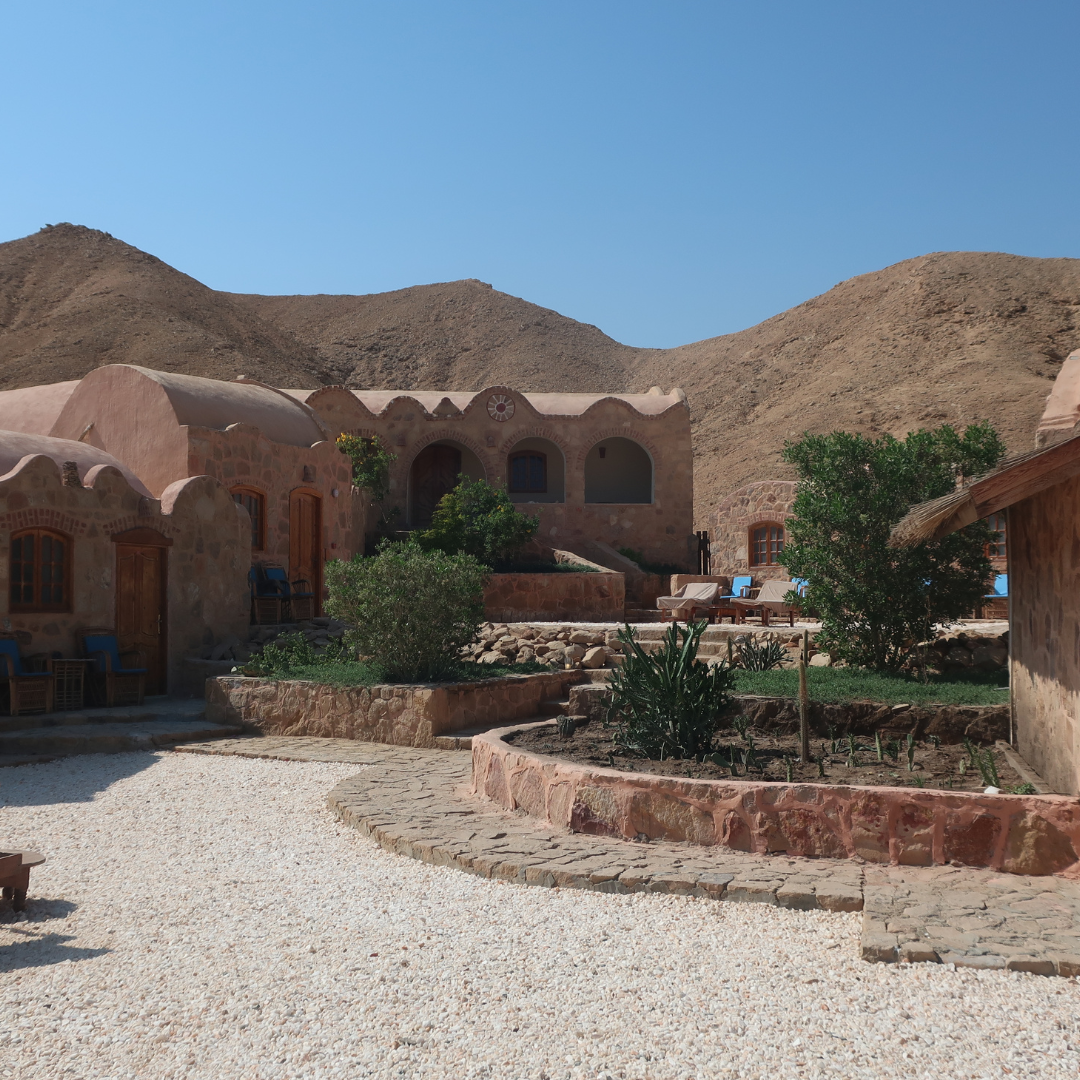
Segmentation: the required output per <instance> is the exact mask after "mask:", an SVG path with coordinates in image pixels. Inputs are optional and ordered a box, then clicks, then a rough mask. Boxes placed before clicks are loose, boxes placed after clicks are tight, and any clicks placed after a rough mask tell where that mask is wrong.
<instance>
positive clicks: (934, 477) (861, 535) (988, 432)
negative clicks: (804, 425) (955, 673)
mask: <svg viewBox="0 0 1080 1080" xmlns="http://www.w3.org/2000/svg"><path fill="white" fill-rule="evenodd" d="M1004 452H1005V447H1004V444H1003V443H1002V441H1001V438H1000V436H999V435H998V434H997V432H996V431H995V430H994V429H993V427H991V426H990V425H989V424H972V425H970V426H969V427H967V428H966V429H965V431H964V433H963V434H962V435H961V434H959V433H958V432H957V431H956V430H955V429H954V428H952V427H950V426H948V425H945V426H943V427H940V428H938V429H937V430H936V431H926V430H922V431H915V432H912V433H911V434H909V435H908V436H907V438H905V439H903V440H900V439H895V438H893V437H892V436H891V435H885V436H883V437H882V438H880V439H876V440H873V439H867V438H864V437H863V436H862V435H853V434H848V433H846V432H840V431H837V432H833V433H832V434H831V435H805V436H804V437H803V438H802V439H801V440H799V441H798V442H789V443H786V444H785V446H784V455H783V456H784V460H785V461H788V462H790V463H791V464H793V465H794V466H795V469H796V471H797V473H798V478H799V482H798V488H797V494H796V497H795V505H794V508H793V509H794V513H795V517H794V518H793V519H792V520H790V521H789V522H788V525H787V528H788V534H789V537H790V539H789V542H788V544H787V546H786V547H785V549H784V555H783V564H784V566H786V567H787V569H788V570H789V571H790V572H791V573H792V575H794V576H795V577H801V578H805V579H806V580H807V581H808V582H809V583H810V584H809V589H808V591H807V596H806V598H805V600H804V601H803V604H804V606H805V607H807V608H809V609H810V610H813V611H816V612H817V613H818V615H819V616H820V617H821V621H822V632H821V634H819V635H818V639H817V643H818V647H819V648H824V649H828V650H830V651H832V652H834V653H836V654H838V655H839V656H840V657H841V658H842V659H844V660H847V661H848V662H849V663H853V664H859V665H863V666H866V667H872V668H876V669H878V670H893V669H896V668H898V667H899V666H900V665H901V664H903V662H904V661H905V659H906V658H907V657H908V655H909V653H910V651H911V649H912V648H913V647H914V645H915V644H916V643H918V642H920V641H924V640H926V639H927V638H928V637H929V636H930V635H931V633H932V631H933V628H934V626H935V625H936V624H939V623H942V622H948V621H951V620H954V619H957V618H959V617H961V616H962V615H963V614H964V613H965V612H968V611H970V610H971V609H972V608H973V607H975V605H976V604H977V603H978V602H979V599H980V598H981V597H982V596H983V595H984V594H985V592H986V588H987V582H988V581H989V579H990V576H991V567H990V562H989V560H988V559H987V558H986V555H985V547H986V544H987V543H988V542H989V540H990V536H991V534H990V529H989V527H988V526H987V525H986V524H985V522H981V521H980V522H976V523H974V524H972V525H969V526H967V527H966V528H964V529H961V530H960V531H959V532H955V533H952V534H951V535H950V536H946V537H944V538H943V539H941V540H934V541H928V542H925V543H921V544H917V545H915V546H913V547H907V548H890V547H888V546H887V545H888V539H889V533H890V531H891V529H892V527H893V526H894V525H895V524H896V523H897V522H898V521H899V520H900V519H901V518H902V517H903V516H904V514H905V513H907V511H908V509H909V508H910V507H911V506H912V505H913V504H915V503H918V502H922V501H924V500H926V499H934V498H938V497H940V496H942V495H947V494H949V492H951V491H953V490H954V489H955V487H956V485H957V483H959V482H961V481H962V480H963V479H964V478H965V477H973V476H976V475H979V474H981V473H984V472H987V471H988V470H990V469H992V468H994V466H995V465H997V463H998V462H999V461H1000V460H1001V457H1002V455H1003V454H1004Z"/></svg>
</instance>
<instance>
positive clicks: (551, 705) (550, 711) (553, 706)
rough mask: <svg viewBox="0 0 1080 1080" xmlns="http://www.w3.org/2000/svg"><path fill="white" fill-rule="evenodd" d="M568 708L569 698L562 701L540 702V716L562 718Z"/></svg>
mask: <svg viewBox="0 0 1080 1080" xmlns="http://www.w3.org/2000/svg"><path fill="white" fill-rule="evenodd" d="M569 707H570V699H569V698H565V699H564V700H562V701H541V702H540V714H541V715H542V716H562V714H563V713H565V712H566V710H567V709H568V708H569Z"/></svg>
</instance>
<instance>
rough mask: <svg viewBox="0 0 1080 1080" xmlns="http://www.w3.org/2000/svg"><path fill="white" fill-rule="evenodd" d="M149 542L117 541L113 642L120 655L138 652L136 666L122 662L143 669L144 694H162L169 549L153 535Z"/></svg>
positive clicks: (165, 674)
mask: <svg viewBox="0 0 1080 1080" xmlns="http://www.w3.org/2000/svg"><path fill="white" fill-rule="evenodd" d="M133 531H135V530H133ZM137 531H138V532H147V533H149V532H151V530H148V529H147V530H137ZM131 539H132V540H138V539H142V538H140V537H132V538H131ZM149 539H150V541H151V542H150V543H146V542H143V543H138V542H130V541H126V540H121V539H117V543H116V641H117V644H118V645H119V647H120V652H121V654H123V653H125V652H136V653H138V655H139V662H138V664H135V663H134V661H133V660H132V659H131V658H128V657H125V658H124V662H125V663H127V664H128V665H129V666H132V667H144V668H146V692H147V693H148V694H164V693H165V692H166V690H167V684H168V652H167V650H166V625H167V624H166V617H165V616H166V611H165V598H166V586H167V582H168V560H169V549H168V547H167V546H166V545H165V544H163V543H158V542H154V541H155V540H156V536H151V537H149ZM164 539H165V538H164V537H161V540H164Z"/></svg>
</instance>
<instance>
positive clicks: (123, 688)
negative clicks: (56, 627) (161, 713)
mask: <svg viewBox="0 0 1080 1080" xmlns="http://www.w3.org/2000/svg"><path fill="white" fill-rule="evenodd" d="M79 636H80V637H81V638H82V644H83V655H84V656H85V657H86V658H87V659H88V660H93V661H95V663H94V664H93V665H91V668H90V673H89V675H90V696H91V699H92V700H93V702H94V704H95V705H106V706H108V707H110V708H113V707H116V706H124V705H141V704H142V703H143V698H144V696H145V692H146V668H141V667H125V666H124V665H123V664H122V663H121V654H120V647H119V645H118V644H117V642H116V635H115V634H114V633H113V631H112V630H111V629H109V628H107V627H99V626H88V627H86V628H84V629H83V630H82V631H80V633H79ZM123 655H124V656H138V655H139V654H138V651H137V650H134V649H130V650H125V651H124V654H123Z"/></svg>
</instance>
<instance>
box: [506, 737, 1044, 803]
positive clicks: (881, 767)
mask: <svg viewBox="0 0 1080 1080" xmlns="http://www.w3.org/2000/svg"><path fill="white" fill-rule="evenodd" d="M507 741H508V742H511V743H513V745H514V746H516V747H520V748H521V749H522V750H529V751H531V752H532V753H534V754H547V755H550V756H551V757H557V758H563V759H565V760H567V761H573V762H575V763H576V764H578V765H590V766H593V767H596V768H610V769H620V770H622V771H623V772H640V773H653V774H655V775H657V776H680V777H691V778H692V779H695V780H729V779H732V778H737V779H739V780H759V781H760V780H770V781H778V782H780V783H783V782H785V781H788V780H789V776H788V763H790V767H791V776H790V780H791V781H793V782H798V783H813V784H861V785H873V786H878V787H925V788H938V789H942V790H946V791H983V790H984V789H985V788H986V786H987V785H986V783H985V782H984V779H983V776H982V774H981V773H980V771H979V768H978V767H977V766H976V765H974V764H972V761H971V757H970V755H969V754H968V752H967V750H966V749H965V747H964V746H963V745H962V744H961V745H935V744H934V741H933V740H932V739H926V740H916V742H915V755H914V764H915V768H914V770H910V769H909V768H908V755H907V744H906V736H905V735H904V734H898V733H897V732H895V731H888V732H887V731H882V732H881V743H882V750H883V757H884V761H879V760H878V756H877V746H876V742H875V739H874V737H873V735H871V736H870V737H869V738H867V737H865V736H858V737H855V736H852V737H850V741H849V737H848V736H843V737H841V736H839V735H838V736H837V737H836V739H835V741H834V740H833V739H832V738H826V739H824V740H823V739H822V738H821V737H820V736H817V737H814V738H812V739H811V741H810V753H811V755H812V757H814V758H815V761H813V762H811V764H809V765H803V764H800V763H799V760H798V757H799V739H798V736H797V735H780V734H777V733H775V732H773V733H768V732H764V731H759V730H757V729H754V728H748V729H747V731H746V735H745V736H740V735H739V734H738V733H736V732H731V733H725V736H724V737H722V738H718V739H716V740H715V741H714V744H713V745H714V746H715V747H716V753H715V754H714V755H713V757H712V759H706V760H705V761H689V760H685V759H682V758H668V759H667V760H666V761H650V760H648V759H647V758H640V757H634V756H632V755H629V754H620V753H618V752H617V750H616V747H615V743H614V742H613V741H612V739H611V736H610V732H608V731H607V730H606V729H605V728H604V727H603V726H602V725H600V724H597V723H596V722H590V723H586V724H585V725H584V726H579V727H578V729H577V730H576V731H575V732H574V734H573V736H572V737H571V738H570V739H567V740H563V739H560V737H559V734H558V731H557V729H556V727H555V724H553V723H552V724H545V725H543V727H536V728H531V729H529V730H527V731H521V732H515V733H514V734H512V735H510V736H508V739H507ZM852 742H853V743H854V757H853V758H852V755H851V743H852ZM890 744H891V749H892V751H893V752H894V753H895V755H896V758H895V760H894V759H893V756H892V754H891V753H890V752H889V748H890ZM974 750H975V752H976V753H978V754H981V755H982V756H983V758H984V760H985V755H986V754H990V755H992V758H993V762H994V766H995V767H996V768H997V773H998V779H999V781H1000V783H999V784H998V785H997V786H999V787H1000V788H1001V790H1002V791H1005V792H1009V791H1012V789H1013V788H1014V787H1017V786H1018V785H1020V784H1022V783H1023V781H1022V780H1021V778H1020V777H1019V776H1018V775H1017V774H1016V772H1015V771H1014V770H1013V769H1012V768H1011V767H1010V765H1009V763H1008V762H1007V761H1006V760H1005V755H1004V754H1002V753H1001V752H1000V751H999V750H996V749H994V748H992V747H974ZM732 756H734V759H735V767H734V772H733V771H732V766H731V760H732ZM717 759H718V760H717ZM819 762H820V766H819ZM822 772H824V774H825V775H824V776H822V775H821V773H822Z"/></svg>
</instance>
